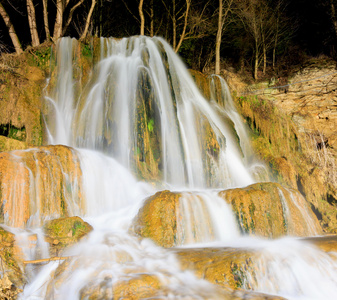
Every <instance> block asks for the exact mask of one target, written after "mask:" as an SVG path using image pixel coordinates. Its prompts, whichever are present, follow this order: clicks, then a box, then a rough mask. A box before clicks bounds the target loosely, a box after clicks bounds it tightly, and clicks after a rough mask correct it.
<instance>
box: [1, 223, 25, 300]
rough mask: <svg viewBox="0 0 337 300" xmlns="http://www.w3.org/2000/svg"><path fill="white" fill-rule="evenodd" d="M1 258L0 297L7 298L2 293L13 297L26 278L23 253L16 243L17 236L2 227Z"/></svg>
mask: <svg viewBox="0 0 337 300" xmlns="http://www.w3.org/2000/svg"><path fill="white" fill-rule="evenodd" d="M0 260H1V269H0V271H1V272H0V274H1V276H0V299H5V298H3V295H2V294H5V295H6V296H11V297H12V296H13V295H15V294H17V293H18V292H19V290H18V288H19V287H22V285H23V284H24V282H25V278H24V274H23V271H22V270H23V261H22V253H21V250H20V249H19V248H18V247H17V246H16V245H15V236H14V234H13V233H11V232H9V231H7V230H5V229H3V228H2V227H0ZM1 293H2V294H1ZM9 299H11V298H9Z"/></svg>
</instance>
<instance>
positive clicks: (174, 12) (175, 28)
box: [172, 0, 177, 49]
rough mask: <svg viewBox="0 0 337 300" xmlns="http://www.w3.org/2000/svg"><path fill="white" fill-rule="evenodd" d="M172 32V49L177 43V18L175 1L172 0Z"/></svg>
mask: <svg viewBox="0 0 337 300" xmlns="http://www.w3.org/2000/svg"><path fill="white" fill-rule="evenodd" d="M172 5H173V6H172V10H173V11H172V31H173V32H172V33H173V40H172V46H173V49H175V48H176V45H177V19H176V1H175V0H173V1H172Z"/></svg>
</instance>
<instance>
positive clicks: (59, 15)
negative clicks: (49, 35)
mask: <svg viewBox="0 0 337 300" xmlns="http://www.w3.org/2000/svg"><path fill="white" fill-rule="evenodd" d="M62 23H63V1H62V0H56V19H55V26H54V34H53V39H54V42H55V41H56V40H57V39H58V38H60V37H61V35H62Z"/></svg>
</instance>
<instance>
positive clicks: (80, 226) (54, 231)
mask: <svg viewBox="0 0 337 300" xmlns="http://www.w3.org/2000/svg"><path fill="white" fill-rule="evenodd" d="M43 228H44V231H45V235H46V237H45V239H46V241H47V242H48V243H49V244H50V245H51V249H50V252H51V253H50V254H51V255H52V256H59V255H60V251H62V250H64V249H65V248H66V247H68V246H71V245H73V244H76V243H77V242H78V241H79V240H81V239H82V238H83V237H85V236H86V235H87V234H88V233H89V232H91V231H92V230H93V228H92V226H91V225H90V224H88V223H87V222H84V221H83V220H82V219H81V218H80V217H77V216H76V217H65V218H59V219H54V220H51V221H48V222H46V223H45V224H44V227H43Z"/></svg>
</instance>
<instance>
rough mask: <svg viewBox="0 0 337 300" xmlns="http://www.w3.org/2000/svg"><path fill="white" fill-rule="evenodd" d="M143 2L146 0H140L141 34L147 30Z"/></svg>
mask: <svg viewBox="0 0 337 300" xmlns="http://www.w3.org/2000/svg"><path fill="white" fill-rule="evenodd" d="M143 3H144V0H140V1H139V6H138V11H139V17H140V35H144V32H145V18H144V12H143Z"/></svg>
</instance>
